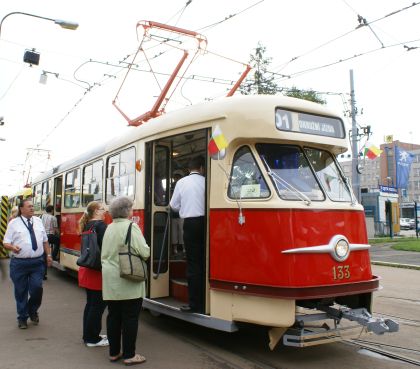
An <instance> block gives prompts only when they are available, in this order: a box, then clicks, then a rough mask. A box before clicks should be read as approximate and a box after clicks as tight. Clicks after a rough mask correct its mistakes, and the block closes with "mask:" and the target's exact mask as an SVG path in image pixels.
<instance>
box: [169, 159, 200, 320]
mask: <svg viewBox="0 0 420 369" xmlns="http://www.w3.org/2000/svg"><path fill="white" fill-rule="evenodd" d="M204 166H205V160H204V158H203V157H202V156H197V157H195V158H193V159H191V161H190V163H189V169H190V174H189V175H188V176H186V177H184V178H181V179H180V180H179V181H178V182H177V184H176V186H175V190H174V194H173V196H172V199H171V202H170V206H171V208H172V209H173V210H175V211H179V216H180V217H181V218H182V219H184V226H183V230H184V245H185V251H186V254H187V255H186V256H187V280H188V301H189V304H188V306H182V307H181V311H184V312H191V313H194V312H197V313H203V312H204V258H205V220H204V219H205V218H204V213H205V210H204V198H205V187H206V183H205V178H204Z"/></svg>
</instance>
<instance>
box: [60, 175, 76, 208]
mask: <svg viewBox="0 0 420 369" xmlns="http://www.w3.org/2000/svg"><path fill="white" fill-rule="evenodd" d="M79 206H80V169H79V168H77V169H73V170H72V171H70V172H67V174H66V182H65V186H64V207H65V208H77V207H79Z"/></svg>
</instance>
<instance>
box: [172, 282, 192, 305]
mask: <svg viewBox="0 0 420 369" xmlns="http://www.w3.org/2000/svg"><path fill="white" fill-rule="evenodd" d="M170 288H171V296H172V297H173V298H175V299H176V300H179V301H182V302H185V303H188V283H187V280H186V279H183V278H173V279H171V283H170Z"/></svg>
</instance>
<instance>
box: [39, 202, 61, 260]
mask: <svg viewBox="0 0 420 369" xmlns="http://www.w3.org/2000/svg"><path fill="white" fill-rule="evenodd" d="M53 212H54V207H53V206H52V205H48V206H47V207H46V208H45V213H44V214H42V215H41V220H42V224H44V228H45V232H47V237H48V242H49V244H50V246H51V249H52V250H51V255H52V259H53V260H58V251H59V246H60V238H59V232H58V222H57V218H56V217H55V216H54V215H53Z"/></svg>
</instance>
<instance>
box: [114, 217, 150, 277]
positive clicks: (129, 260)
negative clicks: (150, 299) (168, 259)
mask: <svg viewBox="0 0 420 369" xmlns="http://www.w3.org/2000/svg"><path fill="white" fill-rule="evenodd" d="M132 226H133V222H131V223H130V225H129V226H128V231H127V237H126V238H125V242H124V244H122V245H120V247H119V252H118V257H119V262H120V277H121V278H125V279H129V280H131V281H136V282H143V281H146V280H147V264H146V262H145V261H144V260H143V259H142V257H141V256H140V255H138V254H137V253H136V252H135V251H134V250H133V249H132V247H131V228H132Z"/></svg>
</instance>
